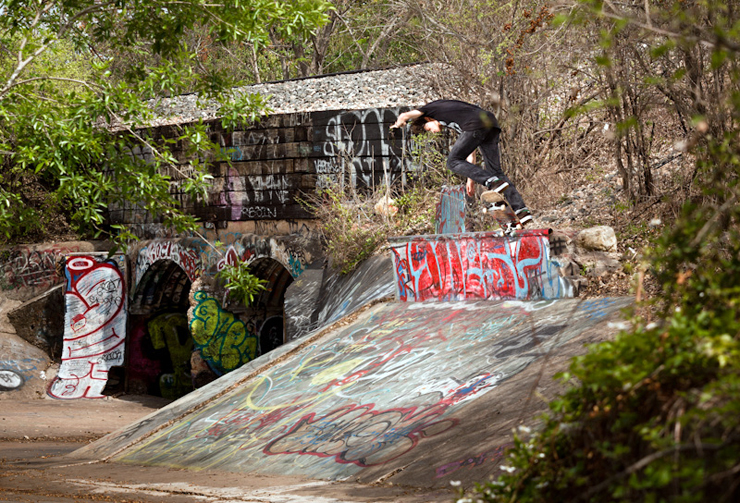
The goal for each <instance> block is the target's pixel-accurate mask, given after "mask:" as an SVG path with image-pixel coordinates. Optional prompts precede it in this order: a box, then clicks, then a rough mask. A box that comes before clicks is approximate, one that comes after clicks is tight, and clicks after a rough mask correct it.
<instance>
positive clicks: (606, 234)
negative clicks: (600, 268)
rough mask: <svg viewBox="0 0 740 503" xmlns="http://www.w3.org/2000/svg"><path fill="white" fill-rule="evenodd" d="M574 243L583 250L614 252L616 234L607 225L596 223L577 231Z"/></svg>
mask: <svg viewBox="0 0 740 503" xmlns="http://www.w3.org/2000/svg"><path fill="white" fill-rule="evenodd" d="M576 244H577V245H578V246H579V247H581V248H583V249H584V250H594V251H605V252H616V251H617V235H616V234H615V233H614V229H612V228H611V227H609V226H608V225H598V226H596V227H591V228H588V229H584V230H582V231H581V232H579V233H578V237H577V238H576Z"/></svg>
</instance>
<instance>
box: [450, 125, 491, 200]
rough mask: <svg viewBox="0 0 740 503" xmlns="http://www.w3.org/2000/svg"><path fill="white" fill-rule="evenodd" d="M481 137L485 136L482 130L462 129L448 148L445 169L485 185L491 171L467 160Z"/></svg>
mask: <svg viewBox="0 0 740 503" xmlns="http://www.w3.org/2000/svg"><path fill="white" fill-rule="evenodd" d="M483 138H485V132H484V131H463V132H462V133H461V134H460V136H459V137H458V139H457V141H456V142H455V144H454V145H453V146H452V148H451V149H450V155H449V157H447V169H449V170H450V171H452V172H453V173H457V174H458V175H460V176H462V177H464V178H470V179H471V180H473V181H474V182H476V183H479V184H480V185H483V186H485V185H486V181H487V180H488V179H489V178H491V177H492V176H493V173H491V172H490V171H489V170H486V169H483V168H481V167H480V166H476V165H475V164H472V163H470V162H468V161H467V158H468V156H469V155H470V154H472V153H473V151H474V150H475V149H476V148H478V145H480V143H481V141H482V140H483Z"/></svg>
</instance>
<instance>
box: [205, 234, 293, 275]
mask: <svg viewBox="0 0 740 503" xmlns="http://www.w3.org/2000/svg"><path fill="white" fill-rule="evenodd" d="M237 249H242V250H243V251H241V252H239V251H238V250H237ZM262 257H269V258H271V259H273V260H277V261H278V262H280V263H281V264H282V265H283V267H285V268H286V269H287V270H288V272H290V275H291V276H292V277H294V278H297V277H298V276H300V275H301V274H302V273H303V271H304V270H305V269H306V264H307V259H306V256H305V253H304V252H303V250H301V249H298V248H293V247H289V246H288V245H286V244H285V243H282V242H279V241H278V240H275V239H268V240H259V241H255V240H252V241H251V242H248V243H245V244H236V245H231V246H229V248H228V249H227V250H226V253H224V255H223V258H222V259H221V260H219V261H218V262H217V263H216V270H218V271H220V270H222V269H223V268H224V266H225V265H227V264H228V265H232V266H233V265H236V264H238V263H240V262H252V261H253V260H254V259H256V258H262Z"/></svg>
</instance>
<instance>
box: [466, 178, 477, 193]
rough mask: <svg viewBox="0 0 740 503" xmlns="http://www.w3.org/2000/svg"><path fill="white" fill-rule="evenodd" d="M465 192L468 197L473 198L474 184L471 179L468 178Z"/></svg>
mask: <svg viewBox="0 0 740 503" xmlns="http://www.w3.org/2000/svg"><path fill="white" fill-rule="evenodd" d="M465 192H466V193H467V194H468V197H475V182H474V181H473V179H472V178H468V183H466V184H465Z"/></svg>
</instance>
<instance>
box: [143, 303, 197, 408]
mask: <svg viewBox="0 0 740 503" xmlns="http://www.w3.org/2000/svg"><path fill="white" fill-rule="evenodd" d="M147 328H148V329H149V338H150V339H151V341H152V346H154V349H167V351H168V352H169V355H170V362H171V363H172V372H171V373H166V374H163V375H162V376H160V380H159V388H160V393H161V395H162V396H163V397H165V398H171V399H175V398H179V397H181V396H183V395H185V394H187V393H189V392H190V391H192V390H193V383H192V380H191V379H190V354H191V353H192V352H193V339H192V337H190V331H189V330H188V317H187V316H186V315H185V314H182V313H166V314H160V315H159V316H157V317H156V318H153V319H152V320H150V321H149V323H148V326H147Z"/></svg>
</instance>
